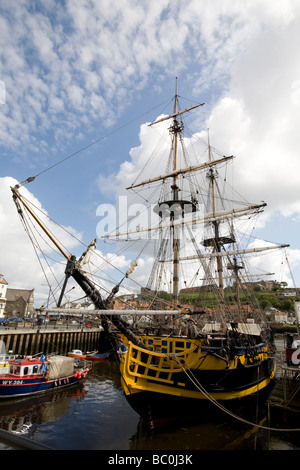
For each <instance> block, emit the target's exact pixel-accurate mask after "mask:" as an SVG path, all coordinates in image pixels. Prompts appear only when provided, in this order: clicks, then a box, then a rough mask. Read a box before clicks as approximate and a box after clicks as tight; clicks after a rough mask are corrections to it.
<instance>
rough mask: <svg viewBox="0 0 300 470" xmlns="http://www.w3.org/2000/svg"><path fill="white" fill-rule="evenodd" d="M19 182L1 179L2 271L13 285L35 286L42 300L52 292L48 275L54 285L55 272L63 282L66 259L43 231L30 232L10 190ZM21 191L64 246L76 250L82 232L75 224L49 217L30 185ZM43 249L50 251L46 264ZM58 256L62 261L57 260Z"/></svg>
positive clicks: (0, 242)
mask: <svg viewBox="0 0 300 470" xmlns="http://www.w3.org/2000/svg"><path fill="white" fill-rule="evenodd" d="M16 184H17V181H16V180H15V179H13V178H9V177H6V178H0V225H1V231H0V247H1V266H0V272H1V274H3V275H4V277H5V279H6V281H7V282H8V287H10V288H19V289H21V288H23V289H32V288H35V289H36V293H37V296H36V301H39V300H41V299H43V298H46V297H47V295H48V289H47V288H45V287H42V286H43V285H44V286H45V284H46V278H45V275H46V277H47V278H48V280H49V281H50V284H52V282H54V281H53V277H52V276H53V274H54V276H55V277H57V279H58V281H59V282H60V281H61V279H62V278H63V276H64V269H65V264H66V260H65V259H63V257H62V256H58V251H57V250H53V245H52V246H51V242H50V241H49V240H48V239H47V237H46V236H45V235H42V236H41V237H40V236H39V235H37V233H38V232H39V233H41V234H42V231H41V230H38V231H37V232H36V233H33V232H30V231H29V232H27V231H26V227H25V226H23V224H22V221H21V218H20V216H19V214H18V212H17V208H16V206H15V204H14V202H13V198H12V192H11V189H10V188H11V187H14V186H15V185H16ZM20 192H21V194H22V195H23V196H24V197H25V198H26V200H28V201H30V203H31V204H33V207H36V208H37V209H36V213H37V214H38V216H39V217H40V219H41V220H42V221H43V223H45V222H46V221H47V228H48V230H50V232H51V233H53V234H55V236H56V237H57V238H58V239H59V240H60V243H61V244H62V245H61V246H62V247H63V249H64V250H67V251H66V253H67V254H69V252H70V251H71V250H73V249H76V247H77V245H78V243H79V240H80V238H81V234H79V233H76V232H75V230H74V229H72V228H71V227H59V226H57V225H55V224H54V223H53V222H52V221H51V220H49V219H48V217H47V213H46V211H45V210H44V209H43V208H42V206H41V204H40V203H39V201H38V200H37V199H36V198H35V197H34V196H33V195H32V194H31V193H30V192H29V191H28V190H27V189H26V188H24V187H23V188H21V190H20ZM34 210H35V209H34ZM31 219H32V218H31ZM30 237H31V239H30ZM74 237H75V238H74ZM40 250H41V251H43V252H44V253H45V254H46V257H48V256H49V259H48V258H47V261H48V262H47V264H45V261H44V259H43V257H42V256H41V251H40ZM54 259H56V260H57V261H58V263H54V262H53V261H54ZM42 265H43V270H44V272H43V270H42V267H41V266H42ZM52 271H53V274H52ZM44 274H45V275H44ZM52 287H53V284H52ZM43 292H44V294H43ZM43 296H45V297H43Z"/></svg>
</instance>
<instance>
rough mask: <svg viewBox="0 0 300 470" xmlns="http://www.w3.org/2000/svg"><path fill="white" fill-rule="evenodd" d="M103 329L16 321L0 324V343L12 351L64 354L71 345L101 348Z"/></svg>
mask: <svg viewBox="0 0 300 470" xmlns="http://www.w3.org/2000/svg"><path fill="white" fill-rule="evenodd" d="M102 339H103V329H102V328H99V326H91V327H87V326H83V325H45V326H36V327H33V326H30V325H29V326H26V324H25V325H19V326H18V327H13V328H0V342H1V343H0V344H2V345H3V344H4V345H5V350H6V351H9V350H11V351H13V353H15V354H24V355H33V354H37V353H39V352H43V353H44V354H50V353H59V354H67V353H68V352H69V351H71V350H72V349H82V350H84V351H93V350H101V345H102Z"/></svg>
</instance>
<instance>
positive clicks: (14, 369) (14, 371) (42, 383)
mask: <svg viewBox="0 0 300 470" xmlns="http://www.w3.org/2000/svg"><path fill="white" fill-rule="evenodd" d="M87 373H88V369H76V367H75V363H74V359H72V358H70V357H65V356H50V357H45V356H44V355H42V356H40V357H30V356H27V357H23V358H18V359H15V360H14V361H11V363H10V368H9V372H8V373H7V374H2V375H1V376H0V399H1V398H12V397H21V396H26V395H33V394H36V393H41V392H46V391H49V390H55V389H58V388H61V387H66V386H69V385H73V384H76V383H78V382H80V381H81V380H82V379H84V378H85V376H86V374H87Z"/></svg>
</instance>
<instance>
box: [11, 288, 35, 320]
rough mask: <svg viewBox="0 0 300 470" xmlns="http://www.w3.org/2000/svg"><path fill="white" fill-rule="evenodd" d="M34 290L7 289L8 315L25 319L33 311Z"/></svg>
mask: <svg viewBox="0 0 300 470" xmlns="http://www.w3.org/2000/svg"><path fill="white" fill-rule="evenodd" d="M33 302H34V289H31V290H27V289H7V293H6V309H5V310H6V314H7V316H9V317H13V316H16V317H19V316H20V317H24V316H26V315H28V314H29V313H31V312H32V311H33Z"/></svg>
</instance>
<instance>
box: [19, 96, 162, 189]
mask: <svg viewBox="0 0 300 470" xmlns="http://www.w3.org/2000/svg"><path fill="white" fill-rule="evenodd" d="M167 102H169V99H168V100H166V101H164V102H163V103H160V104H159V105H157V106H154V107H153V108H151V109H149V110H148V111H146V112H144V113H142V114H140V115H139V116H137V117H135V118H133V119H131V120H130V121H128V122H126V123H124V124H122V125H121V126H119V127H117V128H116V129H113V130H112V131H111V132H108V133H107V134H105V135H103V136H101V137H99V138H98V139H96V140H94V141H93V142H91V143H89V144H87V145H85V146H84V147H82V148H81V149H79V150H77V151H76V152H74V153H72V154H70V155H68V156H67V157H65V158H63V159H62V160H59V161H58V162H56V163H54V164H53V165H51V166H49V167H48V168H46V169H45V170H42V171H40V172H39V173H37V174H36V175H35V176H30V177H29V178H27V179H26V180H25V181H22V182H21V183H20V184H19V186H24V185H25V184H28V183H31V182H32V181H34V180H35V179H36V178H37V177H39V176H41V175H42V174H44V173H46V172H47V171H50V170H52V169H53V168H55V167H56V166H58V165H60V164H62V163H64V162H65V161H67V160H69V159H71V158H73V157H75V156H76V155H78V154H79V153H81V152H83V151H84V150H86V149H88V148H89V147H92V146H93V145H95V144H97V143H98V142H100V141H101V140H104V139H106V138H107V137H109V136H111V135H113V134H115V133H116V132H119V131H120V130H121V129H123V128H124V127H127V126H129V125H130V124H132V123H133V122H135V121H137V120H138V119H141V118H142V117H143V116H145V115H146V114H148V113H150V112H152V111H154V110H155V109H157V108H158V107H159V106H161V105H162V104H164V103H167Z"/></svg>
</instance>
